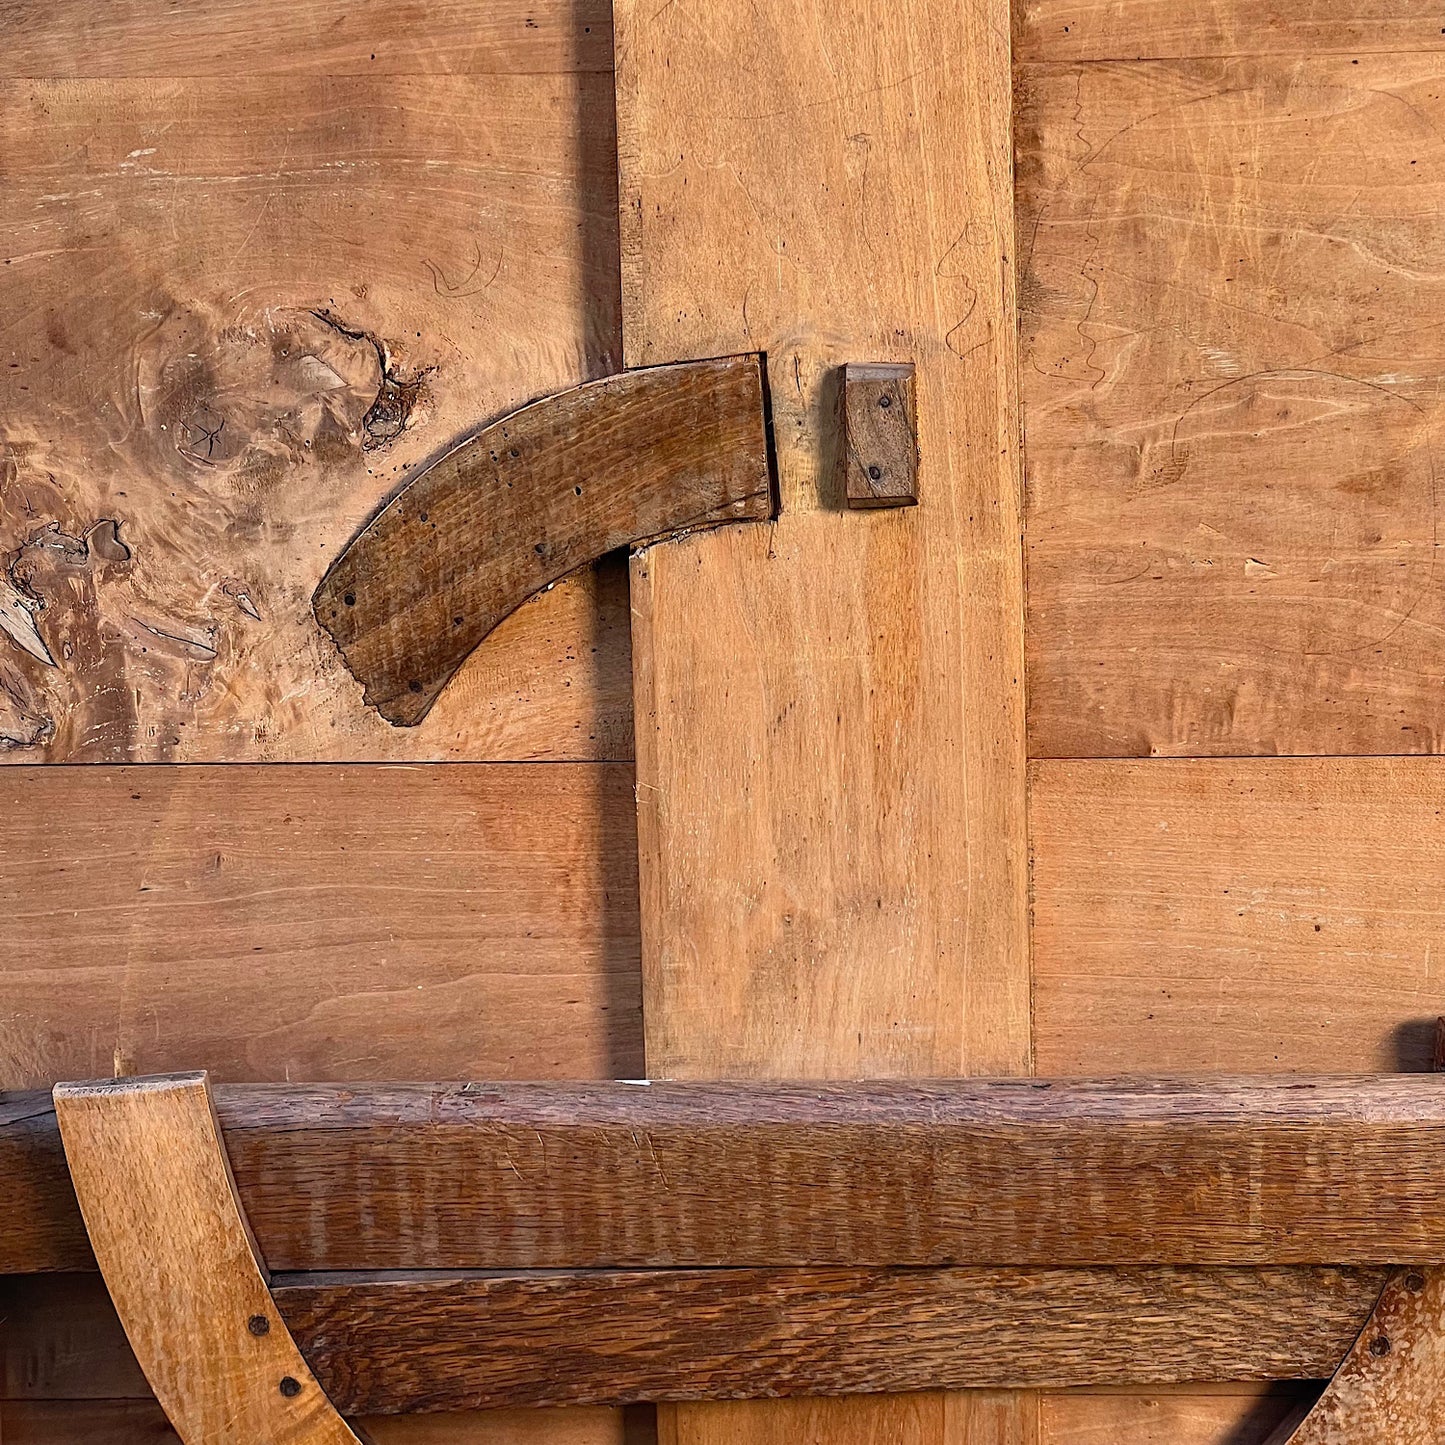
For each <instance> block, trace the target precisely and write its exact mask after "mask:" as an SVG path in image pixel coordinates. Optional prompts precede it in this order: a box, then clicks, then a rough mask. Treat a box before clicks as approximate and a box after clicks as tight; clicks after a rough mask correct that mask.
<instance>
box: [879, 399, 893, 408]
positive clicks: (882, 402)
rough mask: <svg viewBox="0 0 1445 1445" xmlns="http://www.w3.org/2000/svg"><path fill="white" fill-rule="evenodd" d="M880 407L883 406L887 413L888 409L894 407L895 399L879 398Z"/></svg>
mask: <svg viewBox="0 0 1445 1445" xmlns="http://www.w3.org/2000/svg"><path fill="white" fill-rule="evenodd" d="M878 405H879V406H881V407H882V408H883V410H884V411H887V410H888V408H889V407H890V406H892V405H893V398H892V397H891V396H880V397H879V398H878Z"/></svg>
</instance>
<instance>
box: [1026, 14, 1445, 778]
mask: <svg viewBox="0 0 1445 1445" xmlns="http://www.w3.org/2000/svg"><path fill="white" fill-rule="evenodd" d="M1111 9H1113V10H1117V9H1118V7H1111ZM1133 9H1134V10H1136V11H1138V12H1139V13H1142V8H1141V7H1133ZM1156 12H1160V7H1158V6H1157V5H1155V6H1151V7H1149V13H1150V19H1151V23H1152V22H1153V20H1154V19H1155V18H1157V17H1156ZM1225 12H1228V7H1225ZM1167 13H1171V14H1172V13H1173V9H1168V10H1167ZM1239 13H1241V14H1242V13H1243V11H1242V10H1241V11H1240V12H1239ZM1256 13H1258V14H1259V15H1260V16H1261V17H1263V16H1264V15H1266V14H1267V13H1268V12H1267V11H1256ZM1303 13H1307V14H1317V15H1320V16H1325V15H1333V14H1334V13H1335V11H1334V10H1333V9H1332V8H1330V7H1329V6H1323V5H1322V6H1316V7H1307V8H1306V11H1305V12H1303ZM1430 23H1431V27H1432V29H1433V30H1434V31H1435V37H1434V40H1435V43H1445V36H1442V35H1441V34H1440V33H1439V32H1440V26H1439V24H1438V17H1437V19H1435V20H1432V21H1431V22H1430ZM1442 77H1445V56H1439V55H1434V56H1432V55H1391V56H1370V55H1357V56H1344V55H1342V56H1337V57H1331V56H1318V55H1310V56H1308V57H1299V56H1288V57H1278V58H1269V57H1258V58H1247V59H1238V60H1228V61H1225V60H1218V61H1216V60H1203V61H1175V62H1168V63H1157V64H1129V65H1092V64H1085V65H1077V66H1073V65H1070V66H1052V65H1041V66H1025V67H1023V68H1022V69H1021V71H1020V76H1019V91H1020V111H1019V122H1018V130H1019V142H1018V144H1019V207H1020V228H1021V229H1020V234H1021V235H1025V236H1027V237H1028V238H1029V240H1028V244H1027V246H1026V247H1025V255H1024V260H1023V282H1022V286H1021V296H1022V298H1023V299H1022V303H1021V307H1022V315H1021V330H1022V357H1021V362H1022V364H1021V375H1022V378H1023V399H1024V407H1025V412H1026V416H1027V421H1028V425H1027V438H1028V468H1029V481H1030V486H1029V513H1028V521H1027V536H1028V553H1029V574H1028V575H1029V624H1030V646H1029V699H1030V745H1031V750H1032V751H1033V753H1034V754H1035V755H1038V756H1051V757H1077V756H1120V755H1136V754H1137V755H1150V754H1156V755H1157V754H1169V755H1226V754H1228V755H1237V754H1272V753H1285V754H1358V753H1392V754H1393V753H1429V752H1436V751H1438V750H1439V749H1440V748H1441V746H1442V734H1441V729H1440V724H1439V706H1438V702H1439V679H1440V655H1439V646H1438V637H1439V631H1440V628H1441V626H1442V625H1445V593H1442V590H1441V588H1440V587H1439V586H1438V585H1437V582H1436V573H1437V570H1438V562H1439V559H1438V549H1439V546H1440V538H1439V537H1438V536H1437V535H1436V534H1437V513H1438V507H1437V499H1436V497H1435V483H1434V476H1435V471H1436V459H1435V452H1434V443H1433V438H1434V436H1435V435H1436V432H1437V430H1438V427H1439V424H1440V420H1441V410H1440V407H1441V402H1440V396H1441V389H1440V380H1441V377H1442V375H1445V371H1442V359H1441V356H1440V349H1439V347H1438V346H1437V345H1436V341H1435V338H1434V334H1433V331H1432V330H1431V329H1430V328H1429V327H1428V326H1426V327H1422V325H1421V322H1420V317H1421V315H1428V314H1430V313H1431V311H1432V308H1433V307H1435V306H1436V305H1437V304H1439V303H1440V302H1441V301H1442V300H1445V297H1442V295H1441V288H1442V286H1445V243H1442V240H1441V237H1440V235H1439V233H1438V230H1437V228H1435V227H1434V226H1433V224H1432V222H1431V220H1430V218H1431V217H1433V216H1434V215H1436V214H1437V213H1438V211H1439V208H1440V205H1441V204H1442V202H1445V140H1442V134H1445V132H1442V128H1441V127H1442V122H1445V100H1442V96H1445V87H1442V85H1441V81H1442ZM1142 217H1147V222H1145V221H1143V220H1141V218H1142Z"/></svg>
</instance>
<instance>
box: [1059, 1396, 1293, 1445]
mask: <svg viewBox="0 0 1445 1445" xmlns="http://www.w3.org/2000/svg"><path fill="white" fill-rule="evenodd" d="M1318 1394H1319V1385H1318V1384H1312V1385H1305V1384H1292V1383H1280V1384H1275V1385H1256V1386H1253V1387H1249V1386H1242V1385H1231V1386H1224V1387H1216V1388H1212V1389H1205V1388H1204V1387H1202V1386H1200V1385H1191V1386H1178V1387H1176V1388H1173V1389H1162V1390H1123V1389H1113V1390H1070V1391H1066V1392H1063V1393H1059V1394H1046V1395H1044V1396H1042V1397H1041V1399H1040V1404H1039V1433H1040V1439H1041V1441H1042V1442H1044V1445H1268V1442H1269V1440H1270V1437H1271V1436H1272V1435H1273V1434H1274V1432H1275V1431H1276V1430H1277V1429H1278V1428H1279V1427H1280V1425H1281V1424H1282V1423H1283V1422H1285V1421H1286V1420H1290V1419H1295V1418H1297V1417H1298V1415H1299V1413H1300V1412H1301V1411H1302V1410H1304V1409H1307V1408H1308V1406H1309V1404H1310V1403H1311V1402H1312V1401H1313V1400H1314V1398H1315V1397H1316V1396H1317V1395H1318Z"/></svg>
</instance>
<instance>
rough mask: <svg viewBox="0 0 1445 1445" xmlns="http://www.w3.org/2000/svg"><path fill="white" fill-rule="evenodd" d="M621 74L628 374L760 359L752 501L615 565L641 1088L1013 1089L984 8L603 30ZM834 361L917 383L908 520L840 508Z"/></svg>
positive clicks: (801, 10)
mask: <svg viewBox="0 0 1445 1445" xmlns="http://www.w3.org/2000/svg"><path fill="white" fill-rule="evenodd" d="M709 15H711V17H712V18H711V19H709V18H708V16H709ZM617 46H618V49H617V63H618V77H619V78H618V106H619V118H620V119H619V146H620V152H621V164H622V192H623V195H622V200H623V222H624V241H623V265H624V280H623V287H624V302H623V310H624V322H625V325H624V335H625V355H626V358H627V361H628V363H629V364H632V365H637V364H645V363H648V362H653V361H662V360H671V359H673V358H675V357H687V356H697V355H715V354H719V353H722V352H726V351H730V350H738V349H744V348H747V349H753V348H757V349H765V350H766V351H767V355H768V372H769V378H770V382H771V389H772V400H773V414H774V421H775V425H776V434H777V451H778V465H779V475H780V484H781V489H782V498H783V514H782V516H781V517H780V518H779V520H778V521H777V523H776V524H774V525H772V526H770V527H765V528H738V529H729V530H727V531H724V532H718V533H715V534H711V535H706V536H700V537H696V538H691V539H688V540H687V541H685V542H682V543H669V544H668V545H666V546H663V547H657V548H654V549H652V550H651V551H649V552H646V553H643V554H641V555H639V557H638V558H637V559H636V560H635V561H634V564H633V629H634V631H633V637H634V649H635V662H634V668H635V674H634V675H635V686H636V697H637V711H638V788H639V798H640V804H639V848H640V853H641V858H642V895H643V918H644V920H645V921H644V928H643V938H644V959H643V967H644V973H645V984H644V987H645V989H646V994H645V998H646V1009H645V1019H646V1026H647V1029H648V1034H649V1037H648V1046H647V1047H648V1067H649V1070H650V1071H651V1072H652V1073H653V1074H655V1075H667V1076H688V1077H704V1076H708V1075H713V1076H725V1077H736V1076H740V1075H748V1076H767V1075H774V1076H776V1075H778V1074H780V1073H781V1074H783V1075H789V1076H800V1075H832V1076H839V1077H859V1076H863V1077H867V1076H876V1075H890V1074H892V1075H896V1074H903V1073H908V1072H911V1071H915V1072H917V1071H921V1072H925V1073H933V1074H938V1073H944V1074H951V1073H958V1072H961V1071H964V1070H973V1071H992V1072H997V1073H1007V1072H1015V1071H1022V1070H1024V1069H1026V1067H1027V1063H1028V1045H1027V1034H1028V979H1027V968H1026V963H1025V950H1026V936H1025V920H1026V908H1025V881H1026V880H1025V876H1024V867H1025V856H1024V846H1023V836H1024V834H1023V761H1022V759H1023V746H1022V720H1021V709H1022V694H1021V678H1022V673H1021V666H1022V662H1021V659H1022V636H1021V626H1020V611H1021V607H1022V601H1021V599H1022V590H1021V587H1022V583H1021V577H1020V571H1021V565H1020V557H1019V545H1018V537H1019V514H1018V499H1017V477H1016V457H1015V452H1014V442H1015V432H1016V414H1015V409H1014V404H1013V396H1012V386H1013V371H1014V325H1013V311H1012V286H1011V281H1010V277H1011V272H1010V269H1009V267H1010V261H1011V250H1012V234H1013V231H1012V226H1013V208H1012V202H1011V195H1010V190H1009V175H1010V164H1009V155H1010V148H1009V129H1008V116H1009V103H1010V102H1009V85H1008V56H1007V13H1006V9H1005V7H1004V6H1003V5H1002V4H1001V3H992V0H991V3H990V4H989V5H988V6H985V7H983V8H979V7H970V8H968V9H967V10H965V11H960V10H959V8H958V7H957V6H956V5H953V4H950V3H947V0H906V3H902V4H898V5H894V6H891V7H890V8H889V9H888V11H887V14H886V15H882V14H880V12H879V10H878V8H877V7H876V6H875V5H871V4H865V3H863V0H846V3H843V4H839V3H838V0H828V3H824V0H765V3H759V4H756V5H753V6H750V7H747V8H745V9H744V10H743V11H742V12H741V13H739V12H738V11H737V9H736V7H732V6H726V7H722V8H719V7H716V6H713V7H709V6H698V5H695V4H689V5H669V6H665V7H664V6H658V5H655V4H639V3H636V0H627V3H622V4H619V5H618V7H617ZM858 358H866V359H868V360H871V361H890V360H892V361H904V360H910V359H911V360H913V361H914V362H915V363H916V367H917V395H918V422H919V431H920V437H919V441H920V446H921V448H922V452H923V455H924V457H925V458H926V459H927V466H928V481H927V489H926V496H925V497H924V500H923V502H922V504H921V505H920V506H918V507H908V508H897V509H885V510H883V511H879V512H870V513H857V512H849V511H847V510H845V509H844V507H843V481H842V468H841V467H840V466H838V465H837V463H838V462H839V460H840V456H839V449H840V446H841V442H842V438H841V434H840V432H839V429H838V427H837V425H836V411H837V401H838V386H839V379H838V375H837V368H838V367H839V366H840V365H841V364H842V363H843V362H845V361H848V360H852V359H858ZM721 939H725V940H727V941H728V943H729V944H730V950H729V952H728V953H727V954H726V955H725V956H724V957H719V955H718V952H717V951H716V950H715V949H711V948H708V949H707V950H706V951H704V942H705V941H710V940H721ZM962 960H967V966H966V967H964V966H961V961H962Z"/></svg>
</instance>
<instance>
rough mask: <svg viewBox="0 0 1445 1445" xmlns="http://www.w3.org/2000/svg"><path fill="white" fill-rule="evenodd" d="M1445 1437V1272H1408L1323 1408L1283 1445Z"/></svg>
mask: <svg viewBox="0 0 1445 1445" xmlns="http://www.w3.org/2000/svg"><path fill="white" fill-rule="evenodd" d="M1442 1435H1445V1271H1442V1270H1439V1269H1402V1270H1400V1271H1399V1272H1398V1273H1397V1274H1396V1275H1395V1276H1394V1277H1393V1278H1392V1279H1391V1280H1390V1282H1389V1284H1387V1285H1386V1286H1385V1291H1384V1293H1383V1294H1382V1295H1381V1296H1380V1302H1379V1304H1378V1305H1377V1306H1376V1308H1375V1311H1374V1313H1373V1314H1372V1315H1371V1316H1370V1319H1369V1321H1368V1323H1367V1324H1366V1325H1365V1327H1364V1329H1363V1330H1362V1331H1361V1332H1360V1336H1359V1338H1358V1339H1357V1340H1356V1341H1355V1343H1354V1346H1353V1348H1352V1349H1351V1350H1350V1352H1349V1355H1348V1357H1347V1358H1346V1359H1345V1361H1344V1363H1343V1364H1341V1366H1340V1367H1339V1369H1338V1371H1337V1372H1336V1373H1335V1376H1334V1378H1333V1379H1332V1380H1331V1381H1330V1383H1329V1385H1328V1386H1327V1387H1326V1389H1325V1392H1324V1394H1323V1395H1322V1396H1321V1397H1320V1399H1319V1403H1318V1404H1316V1406H1315V1407H1314V1409H1313V1410H1311V1411H1310V1413H1309V1416H1308V1417H1307V1418H1306V1419H1305V1421H1304V1422H1303V1424H1301V1425H1300V1427H1299V1429H1297V1430H1295V1431H1293V1432H1289V1433H1286V1432H1283V1431H1282V1432H1281V1433H1280V1436H1279V1445H1286V1442H1288V1445H1364V1442H1370V1441H1382V1442H1383V1441H1387V1440H1388V1441H1390V1442H1391V1445H1434V1442H1436V1441H1438V1440H1439V1439H1441V1437H1442ZM1271 1445H1274V1442H1271Z"/></svg>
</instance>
